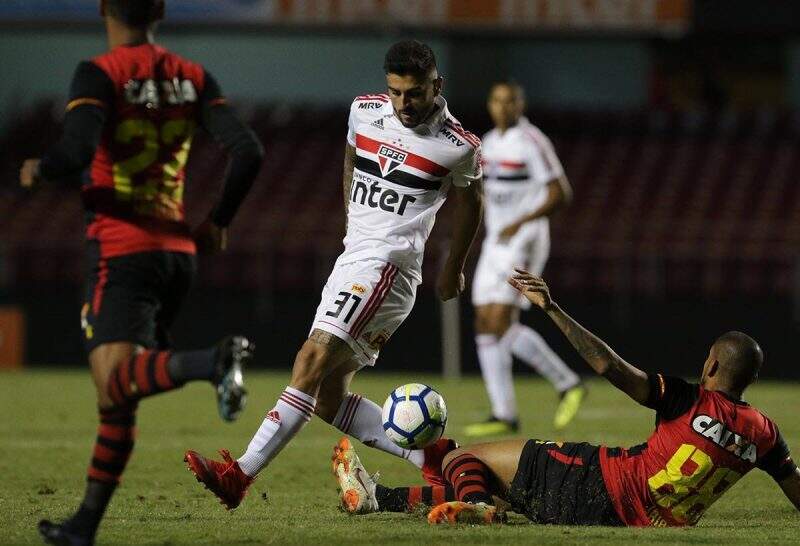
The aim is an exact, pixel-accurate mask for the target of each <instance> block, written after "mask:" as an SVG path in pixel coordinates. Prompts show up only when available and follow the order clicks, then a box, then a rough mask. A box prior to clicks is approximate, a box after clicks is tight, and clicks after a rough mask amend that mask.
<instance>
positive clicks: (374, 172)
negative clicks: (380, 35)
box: [186, 41, 482, 509]
mask: <svg viewBox="0 0 800 546" xmlns="http://www.w3.org/2000/svg"><path fill="white" fill-rule="evenodd" d="M384 71H385V73H386V83H387V86H388V91H389V93H388V94H378V95H364V96H361V97H357V98H356V99H355V101H354V102H353V104H352V106H351V109H350V118H349V122H348V126H349V127H348V133H347V146H346V149H345V160H344V175H343V185H344V200H345V207H346V214H347V234H346V236H345V239H344V247H345V248H344V252H343V253H342V254H341V255H340V256H339V258H338V259H337V261H336V264H335V265H334V268H333V272H332V273H331V275H330V277H329V279H328V282H327V283H326V285H325V288H324V289H323V292H322V300H321V302H320V305H319V308H318V309H317V313H316V317H315V319H314V322H313V325H312V328H311V333H310V335H309V338H308V340H307V341H306V342H305V343H304V344H303V347H302V348H301V349H300V351H299V352H298V353H297V357H296V359H295V362H294V369H293V372H292V379H291V382H290V384H289V386H287V387H286V389H285V390H284V391H283V393H282V394H281V395H280V398H279V399H278V402H277V403H276V405H275V407H274V408H272V410H271V411H269V412H268V413H267V415H266V418H265V419H264V421H263V423H262V424H261V426H260V428H259V429H258V431H257V432H256V434H255V436H253V439H252V440H251V442H250V444H249V445H248V447H247V450H246V452H245V453H244V455H242V456H241V457H240V458H239V459H238V461H234V460H233V459H232V458H231V457H230V454H229V453H228V452H227V451H223V452H222V454H223V458H224V459H225V462H217V461H213V460H211V459H207V458H205V457H203V456H202V455H200V454H198V453H196V452H194V451H188V452H187V453H186V462H187V463H188V464H189V469H190V470H191V471H192V472H194V474H195V475H196V477H197V479H198V480H199V481H201V482H203V483H204V484H205V485H206V487H208V488H209V489H210V490H211V491H212V492H213V493H214V494H216V495H217V496H218V497H219V498H220V500H221V501H222V503H223V504H224V505H225V506H227V507H228V508H229V509H232V508H235V507H236V506H238V505H239V503H240V502H241V500H242V499H243V498H244V495H245V492H246V490H247V487H248V486H249V485H250V483H251V482H252V481H253V479H254V478H255V476H256V475H257V474H258V473H259V472H260V471H261V470H262V469H264V468H265V467H266V466H267V465H268V464H269V462H270V461H271V460H272V459H273V458H274V457H275V456H276V455H277V454H278V453H279V452H280V451H281V449H283V448H284V447H285V446H286V445H287V444H288V443H289V441H290V440H291V439H292V438H293V437H294V436H295V435H296V434H297V433H298V432H300V430H301V429H302V428H303V426H304V425H305V424H306V423H307V422H308V421H309V420H310V419H311V416H312V415H313V414H315V413H316V414H317V415H318V416H319V417H321V418H322V419H323V420H325V421H326V422H328V423H330V424H332V425H333V426H335V427H336V428H338V429H339V430H341V431H342V432H344V433H346V434H350V435H352V436H354V437H355V438H357V439H359V440H361V441H362V442H363V443H365V444H366V445H368V446H371V447H375V448H377V449H381V450H383V451H386V452H388V453H391V454H393V455H397V456H398V457H403V458H405V459H407V460H409V461H410V462H412V463H413V464H415V465H416V466H418V467H420V468H421V469H422V471H423V476H424V477H425V478H426V480H428V481H429V482H430V483H432V484H438V485H443V484H444V479H443V478H442V473H441V461H442V458H443V457H444V455H445V454H446V453H447V452H448V451H450V450H452V449H453V445H454V442H452V440H447V439H442V440H439V442H437V443H435V444H433V445H432V446H429V447H428V448H425V449H424V450H406V449H402V448H400V447H399V446H397V445H395V444H394V443H393V442H392V441H390V440H389V438H388V437H387V436H386V434H385V433H384V430H383V423H382V419H381V408H380V406H378V405H377V404H375V403H374V402H372V401H371V400H367V399H366V398H362V397H361V396H359V395H357V394H353V393H350V392H348V389H349V386H350V382H351V380H352V379H353V375H354V374H355V373H356V371H358V370H359V369H361V368H363V367H365V366H372V365H373V364H374V363H375V360H376V358H377V357H378V352H379V351H380V349H381V347H382V346H383V345H384V344H385V343H386V341H387V340H388V339H389V337H390V336H391V335H392V334H393V333H394V331H395V330H396V329H397V328H398V327H399V326H400V324H402V322H403V320H405V318H406V317H407V316H408V314H409V313H410V311H411V308H412V307H413V305H414V299H415V296H416V289H417V286H418V285H419V283H420V281H421V280H422V276H421V270H422V257H423V253H424V250H425V242H426V241H427V239H428V236H429V234H430V232H431V229H432V228H433V223H434V220H435V216H436V211H437V210H439V208H440V207H441V206H442V204H443V203H444V201H445V198H446V197H447V193H448V191H449V190H450V189H451V186H453V189H454V192H453V193H454V194H455V198H456V203H457V205H456V209H455V222H454V233H453V242H452V245H451V248H450V255H449V257H448V259H447V261H446V263H445V266H444V268H443V270H442V271H441V273H440V275H439V279H438V287H437V288H438V292H439V296H440V297H441V298H442V299H443V300H447V299H450V298H454V297H456V296H458V295H459V294H460V293H461V292H462V291H463V289H464V275H463V267H464V262H465V260H466V258H467V254H468V253H469V248H470V246H471V244H472V240H473V239H474V237H475V233H476V232H477V230H478V228H479V226H480V221H481V220H480V218H481V209H482V193H481V179H482V173H481V163H480V140H479V139H478V138H477V137H476V136H474V135H473V134H472V133H469V132H468V131H465V130H464V129H463V128H462V127H461V125H460V124H459V123H458V121H457V120H456V119H455V118H453V116H452V115H451V114H450V112H449V111H448V109H447V102H446V101H445V100H444V98H442V96H441V90H442V84H443V80H442V78H441V76H439V74H438V71H437V68H436V60H435V57H434V54H433V51H432V50H431V49H430V47H428V46H427V45H424V44H421V43H419V42H416V41H405V42H399V43H397V44H395V45H393V46H392V47H391V48H390V49H389V51H388V52H387V54H386V59H385V63H384ZM354 502H359V500H358V499H354Z"/></svg>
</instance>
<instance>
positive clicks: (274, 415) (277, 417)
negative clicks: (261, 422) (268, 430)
mask: <svg viewBox="0 0 800 546" xmlns="http://www.w3.org/2000/svg"><path fill="white" fill-rule="evenodd" d="M267 419H269V420H270V421H272V422H273V423H275V424H277V425H280V424H281V414H280V413H278V411H277V410H270V412H269V413H267Z"/></svg>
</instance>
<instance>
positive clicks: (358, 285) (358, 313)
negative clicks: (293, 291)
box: [311, 260, 419, 366]
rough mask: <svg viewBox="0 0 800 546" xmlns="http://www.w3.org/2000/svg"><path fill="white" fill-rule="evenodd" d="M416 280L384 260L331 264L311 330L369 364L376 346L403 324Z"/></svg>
mask: <svg viewBox="0 0 800 546" xmlns="http://www.w3.org/2000/svg"><path fill="white" fill-rule="evenodd" d="M418 284H419V281H418V280H417V278H415V277H414V276H412V275H409V274H408V273H406V272H404V271H403V270H401V269H400V268H398V267H397V266H396V265H394V264H391V263H388V262H385V261H383V260H361V261H358V262H352V263H345V264H340V263H339V262H338V261H337V262H336V265H334V267H333V272H331V275H330V277H328V282H326V283H325V288H323V289H322V300H321V301H320V304H319V307H317V314H316V315H315V317H314V324H313V325H312V326H311V331H313V330H314V329H319V330H324V331H325V332H329V333H331V334H333V335H335V336H336V337H338V338H340V339H342V340H344V341H345V342H347V344H348V345H349V346H350V348H351V349H353V352H354V353H355V356H356V358H357V359H358V360H359V362H360V363H361V365H362V366H372V365H373V364H375V359H377V358H378V353H379V352H380V350H381V347H383V345H384V344H385V343H386V342H387V341H388V340H389V338H390V337H391V335H392V334H393V333H394V331H395V330H397V328H398V327H399V326H400V325H401V324H403V321H404V320H405V319H406V317H407V316H408V314H409V313H410V312H411V308H412V307H414V299H415V298H416V294H417V285H418Z"/></svg>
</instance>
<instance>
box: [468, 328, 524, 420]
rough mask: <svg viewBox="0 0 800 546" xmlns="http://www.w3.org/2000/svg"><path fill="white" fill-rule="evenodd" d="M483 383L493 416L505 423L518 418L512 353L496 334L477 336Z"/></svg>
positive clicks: (476, 341) (476, 343)
mask: <svg viewBox="0 0 800 546" xmlns="http://www.w3.org/2000/svg"><path fill="white" fill-rule="evenodd" d="M475 345H476V346H477V348H478V360H479V361H480V364H481V373H482V374H483V382H484V383H485V384H486V392H487V393H488V394H489V402H491V405H492V415H494V416H495V417H497V418H498V419H502V420H504V421H513V420H515V419H516V418H517V399H516V395H515V393H514V378H513V376H512V368H511V366H512V364H513V361H512V360H511V351H509V349H508V347H507V346H506V345H505V344H503V343H501V342H500V340H498V339H497V336H496V335H494V334H478V335H477V336H475Z"/></svg>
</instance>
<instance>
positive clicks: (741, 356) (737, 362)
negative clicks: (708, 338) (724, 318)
mask: <svg viewBox="0 0 800 546" xmlns="http://www.w3.org/2000/svg"><path fill="white" fill-rule="evenodd" d="M714 345H715V346H717V347H718V349H719V350H718V355H719V353H723V355H719V356H722V358H717V360H718V361H719V362H720V365H721V366H722V368H723V370H724V373H725V375H726V376H727V378H728V380H729V382H730V384H731V387H732V388H734V389H736V390H738V391H743V390H744V389H745V388H747V386H748V385H750V384H751V383H752V382H753V381H755V380H756V378H757V377H758V372H759V371H760V370H761V364H762V363H763V362H764V352H763V351H762V350H761V347H759V345H758V343H757V342H756V340H755V339H753V338H752V337H750V336H748V335H747V334H744V333H742V332H726V333H724V334H722V335H721V336H719V337H718V338H717V341H716V342H714Z"/></svg>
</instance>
